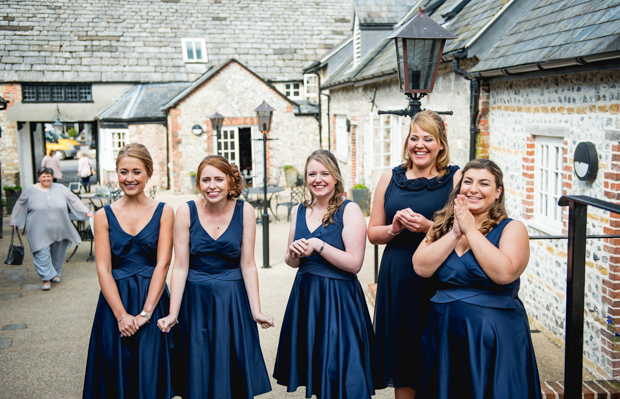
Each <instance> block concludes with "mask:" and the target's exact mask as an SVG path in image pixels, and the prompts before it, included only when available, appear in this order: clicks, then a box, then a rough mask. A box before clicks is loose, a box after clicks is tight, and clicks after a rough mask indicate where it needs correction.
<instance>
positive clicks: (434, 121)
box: [403, 110, 450, 180]
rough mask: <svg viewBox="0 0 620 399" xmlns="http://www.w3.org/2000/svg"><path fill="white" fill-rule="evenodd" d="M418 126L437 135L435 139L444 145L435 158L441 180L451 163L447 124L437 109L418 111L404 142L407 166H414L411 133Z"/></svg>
mask: <svg viewBox="0 0 620 399" xmlns="http://www.w3.org/2000/svg"><path fill="white" fill-rule="evenodd" d="M416 126H417V127H418V128H419V129H421V130H424V131H425V132H427V133H429V134H431V135H432V136H433V137H435V140H437V142H438V143H439V144H440V145H441V146H443V150H439V154H437V159H436V160H435V168H436V169H437V172H439V174H438V175H437V180H440V179H441V177H443V176H444V175H445V174H446V173H447V172H448V164H449V163H450V149H449V147H448V135H447V133H446V124H445V123H444V121H443V119H442V118H441V116H439V114H438V113H437V112H435V111H430V110H426V111H422V112H418V113H417V114H416V115H415V116H414V117H413V119H412V120H411V123H410V124H409V134H407V138H406V139H405V143H404V144H403V159H404V160H405V165H404V166H405V168H407V169H411V168H413V161H412V160H411V157H410V156H409V137H411V133H412V132H413V130H414V128H415V127H416Z"/></svg>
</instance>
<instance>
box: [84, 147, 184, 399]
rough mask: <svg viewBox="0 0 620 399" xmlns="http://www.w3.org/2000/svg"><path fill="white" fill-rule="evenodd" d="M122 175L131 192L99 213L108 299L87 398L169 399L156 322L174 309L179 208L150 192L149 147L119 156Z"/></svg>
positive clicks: (97, 324) (164, 346)
mask: <svg viewBox="0 0 620 399" xmlns="http://www.w3.org/2000/svg"><path fill="white" fill-rule="evenodd" d="M116 173H117V175H118V184H119V186H120V188H121V189H122V190H123V192H124V193H125V195H124V196H123V197H122V198H121V199H120V200H118V201H117V202H115V203H113V204H112V205H106V206H105V207H104V208H103V209H101V210H99V211H98V212H97V214H96V215H95V250H96V262H97V274H98V275H99V283H100V284H101V294H100V296H99V303H98V304H97V310H96V312H95V320H94V322H93V329H92V333H91V336H90V345H89V348H88V360H87V363H86V378H85V381H84V394H83V397H84V398H125V399H127V398H139V399H153V398H161V399H164V398H165V399H169V398H171V397H173V396H174V394H173V391H172V382H171V376H170V372H171V365H170V358H169V351H168V346H169V345H168V340H169V337H168V335H167V334H162V333H161V331H160V330H159V329H158V328H157V326H156V324H155V323H154V322H153V323H149V321H150V320H151V319H154V320H157V319H159V318H161V317H163V316H164V315H166V314H167V311H168V306H169V301H170V297H169V294H168V289H167V288H166V275H167V273H168V267H169V265H170V258H171V256H172V226H173V224H174V211H173V210H172V208H171V207H170V206H168V205H165V204H164V203H163V202H159V203H158V202H157V201H154V200H152V199H150V198H149V197H148V196H147V195H146V194H145V193H144V187H145V186H146V183H147V180H148V179H149V178H150V177H151V175H152V174H153V160H152V159H151V155H150V154H149V152H148V150H147V149H146V147H144V146H143V145H142V144H137V143H133V144H128V145H126V146H125V147H123V148H122V149H121V150H120V151H119V153H118V157H117V158H116Z"/></svg>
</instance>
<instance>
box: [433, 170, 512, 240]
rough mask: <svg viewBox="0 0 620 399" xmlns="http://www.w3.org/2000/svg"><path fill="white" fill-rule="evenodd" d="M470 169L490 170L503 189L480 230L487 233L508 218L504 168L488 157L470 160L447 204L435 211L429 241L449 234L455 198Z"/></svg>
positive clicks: (497, 184) (498, 186)
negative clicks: (505, 201)
mask: <svg viewBox="0 0 620 399" xmlns="http://www.w3.org/2000/svg"><path fill="white" fill-rule="evenodd" d="M470 169H484V170H488V171H489V172H490V173H491V174H492V175H493V178H494V180H495V186H496V187H495V188H496V189H498V188H501V189H502V191H501V192H500V194H499V198H498V199H496V200H495V202H494V203H493V205H492V206H491V209H489V217H488V219H487V220H485V221H484V223H482V226H481V227H480V232H481V233H482V234H484V235H486V234H487V233H488V232H489V231H491V229H492V228H493V227H495V226H497V225H498V224H499V223H500V222H501V221H502V220H505V219H507V218H508V213H507V212H506V205H505V203H504V191H506V190H505V189H504V174H503V173H502V170H501V169H500V168H499V166H497V164H496V163H495V162H493V161H490V160H488V159H474V160H473V161H469V162H468V163H467V165H465V167H464V168H463V175H462V176H461V180H460V181H459V183H458V184H457V186H456V187H455V188H454V190H453V191H452V194H450V197H449V198H448V202H446V205H445V206H444V207H443V208H442V209H440V210H439V211H437V212H435V215H434V216H433V220H434V223H433V227H431V230H430V231H429V232H428V235H427V242H429V243H431V242H434V241H437V240H439V239H440V238H441V237H443V236H444V235H446V234H448V232H449V231H450V229H452V226H453V225H454V200H455V199H456V196H457V195H459V193H460V192H461V185H462V184H463V179H464V178H465V173H467V171H468V170H470Z"/></svg>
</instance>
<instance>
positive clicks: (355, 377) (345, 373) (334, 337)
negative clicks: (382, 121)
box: [273, 150, 374, 399]
mask: <svg viewBox="0 0 620 399" xmlns="http://www.w3.org/2000/svg"><path fill="white" fill-rule="evenodd" d="M343 195H344V181H343V179H342V175H341V174H340V169H339V168H338V163H337V161H336V158H335V157H334V155H333V154H332V153H331V152H329V151H327V150H316V151H314V152H313V153H312V154H311V155H310V156H309V157H308V160H307V161H306V170H305V187H304V202H303V203H302V204H300V205H298V206H297V208H296V212H294V213H293V220H292V223H291V229H290V232H289V236H288V250H287V252H286V255H285V256H284V260H285V262H286V263H287V264H288V265H289V266H291V267H295V268H298V271H297V277H295V282H294V283H293V288H292V290H291V295H290V297H289V301H288V305H287V306H286V313H285V315H284V320H283V322H282V331H281V333H280V342H279V344H278V354H277V356H276V364H275V370H274V373H273V376H274V378H275V379H276V380H277V381H278V384H281V385H286V386H287V388H288V389H287V390H288V392H294V391H295V390H296V389H297V387H299V386H305V387H306V398H310V397H312V395H316V397H317V398H319V399H330V398H343V399H344V398H349V399H363V398H369V397H370V396H371V395H374V389H373V384H372V372H371V359H372V352H371V350H372V343H373V342H372V341H373V334H372V324H371V321H370V315H369V314H368V308H367V306H366V300H365V299H364V292H363V291H362V287H361V285H360V283H359V281H358V279H357V276H356V274H357V273H358V272H359V271H360V269H361V268H362V263H363V261H364V249H365V247H366V221H365V220H364V215H363V214H362V211H361V210H360V208H359V207H358V206H357V205H356V204H355V203H353V202H351V201H348V200H346V199H344V197H343Z"/></svg>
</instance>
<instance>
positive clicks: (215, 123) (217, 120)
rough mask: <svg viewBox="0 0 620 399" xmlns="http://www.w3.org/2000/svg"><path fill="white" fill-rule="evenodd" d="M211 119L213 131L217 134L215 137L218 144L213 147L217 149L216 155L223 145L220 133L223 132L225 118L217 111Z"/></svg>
mask: <svg viewBox="0 0 620 399" xmlns="http://www.w3.org/2000/svg"><path fill="white" fill-rule="evenodd" d="M209 119H211V129H212V130H213V132H214V133H215V137H216V140H215V141H216V143H217V144H216V145H214V146H213V147H214V148H216V150H215V153H216V154H219V151H220V145H221V144H220V132H221V131H222V125H223V124H224V117H223V116H222V115H220V114H219V113H218V112H217V111H215V113H213V115H211V116H210V117H209Z"/></svg>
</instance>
